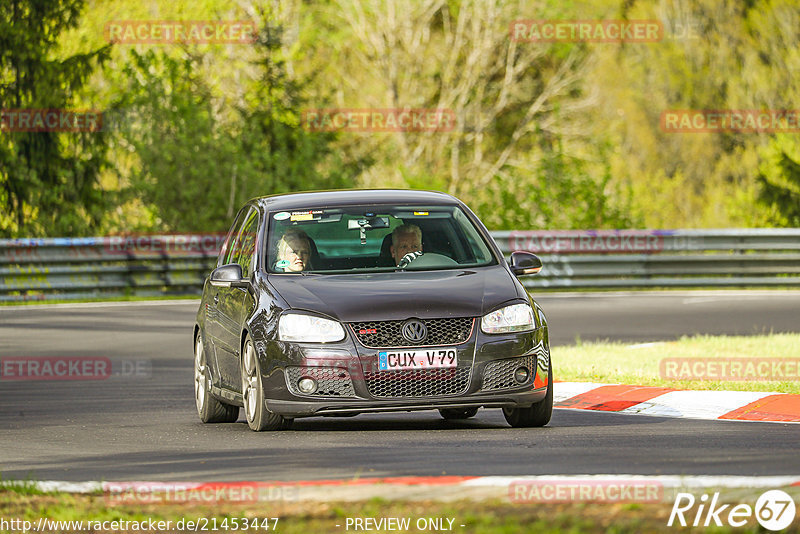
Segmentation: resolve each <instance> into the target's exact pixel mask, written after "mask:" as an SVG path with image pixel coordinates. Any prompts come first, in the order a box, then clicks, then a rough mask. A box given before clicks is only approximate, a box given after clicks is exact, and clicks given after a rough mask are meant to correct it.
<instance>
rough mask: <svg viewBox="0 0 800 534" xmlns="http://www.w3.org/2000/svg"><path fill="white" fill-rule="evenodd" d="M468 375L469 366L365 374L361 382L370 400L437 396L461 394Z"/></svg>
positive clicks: (464, 388) (466, 384)
mask: <svg viewBox="0 0 800 534" xmlns="http://www.w3.org/2000/svg"><path fill="white" fill-rule="evenodd" d="M469 375H470V368H469V367H456V368H449V369H416V370H409V371H380V372H368V373H365V374H364V380H365V382H366V383H367V389H368V390H369V393H370V395H372V396H373V397H440V396H445V395H459V394H462V393H464V392H465V391H466V390H467V386H468V385H469Z"/></svg>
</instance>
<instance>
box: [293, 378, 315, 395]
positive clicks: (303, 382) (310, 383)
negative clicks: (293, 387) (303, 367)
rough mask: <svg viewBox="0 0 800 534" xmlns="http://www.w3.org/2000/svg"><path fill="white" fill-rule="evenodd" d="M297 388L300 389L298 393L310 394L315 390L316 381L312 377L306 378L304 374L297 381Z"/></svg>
mask: <svg viewBox="0 0 800 534" xmlns="http://www.w3.org/2000/svg"><path fill="white" fill-rule="evenodd" d="M297 389H299V390H300V393H305V394H306V395H310V394H311V393H314V392H315V391H317V381H316V380H314V379H313V378H308V377H307V376H305V377H303V378H301V379H300V380H298V381H297Z"/></svg>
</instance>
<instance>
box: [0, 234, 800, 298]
mask: <svg viewBox="0 0 800 534" xmlns="http://www.w3.org/2000/svg"><path fill="white" fill-rule="evenodd" d="M492 235H493V236H494V238H495V240H496V241H497V242H498V244H499V245H500V248H501V249H502V250H503V251H504V252H505V253H506V254H508V253H509V252H510V251H512V250H529V251H531V252H534V253H536V254H538V255H539V256H540V257H541V258H542V262H543V263H544V268H543V269H542V271H541V273H540V274H539V275H538V276H531V277H525V278H524V283H525V285H526V287H529V288H531V289H542V288H560V289H568V288H593V289H594V288H597V289H604V288H658V287H714V286H744V287H751V286H796V287H800V229H794V228H792V229H747V230H565V231H510V232H508V231H507V232H493V233H492ZM224 237H225V236H224V235H223V234H203V235H153V236H135V237H132V236H115V237H96V238H95V237H92V238H76V239H71V238H42V239H0V301H24V300H51V299H83V298H87V297H103V296H118V295H132V296H150V295H192V294H199V292H200V289H201V287H202V283H203V280H204V279H205V277H206V275H207V274H208V272H209V271H210V270H211V269H212V267H213V265H214V263H215V261H216V257H217V251H218V250H219V247H220V245H221V243H222V241H223V240H224Z"/></svg>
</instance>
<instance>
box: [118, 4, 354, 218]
mask: <svg viewBox="0 0 800 534" xmlns="http://www.w3.org/2000/svg"><path fill="white" fill-rule="evenodd" d="M259 15H260V16H261V30H260V34H259V36H258V39H257V42H256V43H254V44H253V47H254V51H252V50H248V52H249V53H251V54H252V56H253V59H252V69H249V71H252V73H253V74H251V75H252V76H253V77H252V79H250V80H249V81H245V89H244V97H243V98H242V99H241V101H238V102H235V103H233V104H231V102H230V101H229V100H228V99H226V98H225V96H226V95H219V94H217V93H216V92H215V90H214V89H213V88H212V84H211V83H210V81H209V79H208V78H207V77H205V76H204V75H203V67H202V65H203V64H204V63H207V62H210V61H211V59H209V58H207V57H206V55H205V54H207V53H209V52H203V53H201V52H198V51H197V50H196V49H188V48H186V49H184V50H183V52H182V53H181V54H178V55H176V54H169V53H167V52H164V51H160V52H155V51H152V50H150V51H147V52H144V53H139V52H136V51H131V53H130V60H129V62H128V64H127V65H126V67H125V81H124V83H123V87H122V90H121V91H120V94H121V95H122V96H121V97H120V98H118V99H117V100H116V102H115V103H114V108H116V109H119V110H122V111H124V115H125V116H127V117H129V118H128V119H126V120H124V121H122V122H123V123H125V128H123V129H121V130H120V134H121V137H122V142H123V143H125V144H127V146H128V147H129V149H130V150H131V151H132V152H133V153H135V154H136V157H137V158H138V165H137V166H136V168H135V169H134V170H133V172H132V175H131V177H130V183H131V194H132V195H134V196H137V197H139V198H141V199H142V201H143V202H144V204H145V205H147V206H150V207H151V208H152V210H153V211H154V213H155V215H156V218H157V220H156V221H155V222H156V225H157V226H158V228H159V230H162V231H213V230H225V229H227V226H228V225H229V224H230V219H231V217H232V216H233V215H234V214H235V212H236V210H238V209H239V207H240V206H241V205H242V204H243V203H244V202H245V201H246V200H248V199H249V198H252V197H254V196H261V195H267V194H275V193H282V192H289V191H295V190H303V189H315V188H340V187H347V186H349V185H350V183H351V182H350V181H349V179H348V174H349V173H348V172H347V168H346V166H345V165H344V164H343V163H342V162H341V161H340V160H339V159H337V157H336V155H335V154H334V153H333V152H332V150H331V149H330V147H329V146H328V145H329V143H330V142H331V140H332V139H333V136H334V134H331V133H323V134H315V133H311V132H307V131H305V130H303V129H302V127H301V124H300V113H301V112H300V107H301V102H302V99H301V97H300V94H299V93H300V91H299V88H300V86H301V84H300V83H299V82H298V81H297V80H294V79H292V78H291V77H290V76H289V75H288V74H287V70H286V65H285V61H284V60H283V58H282V54H283V52H282V50H281V35H282V33H281V28H280V26H279V25H276V24H275V23H274V22H273V21H272V20H271V18H270V16H269V15H268V14H267V13H263V12H260V13H259Z"/></svg>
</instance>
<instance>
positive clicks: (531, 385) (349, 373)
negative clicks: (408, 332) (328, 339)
mask: <svg viewBox="0 0 800 534" xmlns="http://www.w3.org/2000/svg"><path fill="white" fill-rule="evenodd" d="M546 329H547V327H541V328H539V329H537V330H533V331H531V332H525V333H512V334H503V335H491V336H489V335H486V334H483V333H482V332H480V331H479V329H477V328H476V329H474V330H473V332H472V335H471V336H470V338H469V339H468V340H467V341H466V342H464V343H462V344H459V345H457V346H455V348H456V349H457V351H458V367H457V368H455V369H436V370H415V371H406V372H403V371H377V370H376V369H377V367H376V365H377V350H376V349H374V348H368V347H365V346H363V345H361V344H360V343H358V342H357V341H354V340H352V339H350V337H348V339H347V340H345V341H343V342H341V343H335V344H328V345H325V346H322V345H319V344H302V343H278V342H268V343H267V342H265V343H259V342H256V344H255V345H256V351H257V353H258V354H259V357H260V359H261V362H262V365H261V368H262V370H263V371H264V372H263V376H262V380H263V384H264V393H265V405H266V407H267V409H268V410H269V411H270V412H273V413H277V414H280V415H283V416H285V417H290V418H297V417H310V416H315V415H331V416H334V415H336V416H350V415H356V414H359V413H371V412H372V413H374V412H391V411H416V410H431V409H444V408H474V407H486V408H515V407H528V406H530V405H531V404H534V403H537V402H540V401H541V400H543V399H544V398H545V395H546V393H547V388H548V371H549V367H550V354H549V347H548V343H547V331H546ZM519 367H525V368H526V369H528V370H529V377H528V379H527V380H525V381H524V382H523V383H518V382H516V381H515V380H514V378H513V375H514V371H515V370H516V369H518V368H519ZM303 376H310V377H312V378H314V379H315V380H317V382H318V384H319V388H318V390H317V391H316V392H315V393H313V394H302V393H301V392H300V391H299V389H298V388H297V385H296V384H297V380H298V379H299V378H300V377H303Z"/></svg>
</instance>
